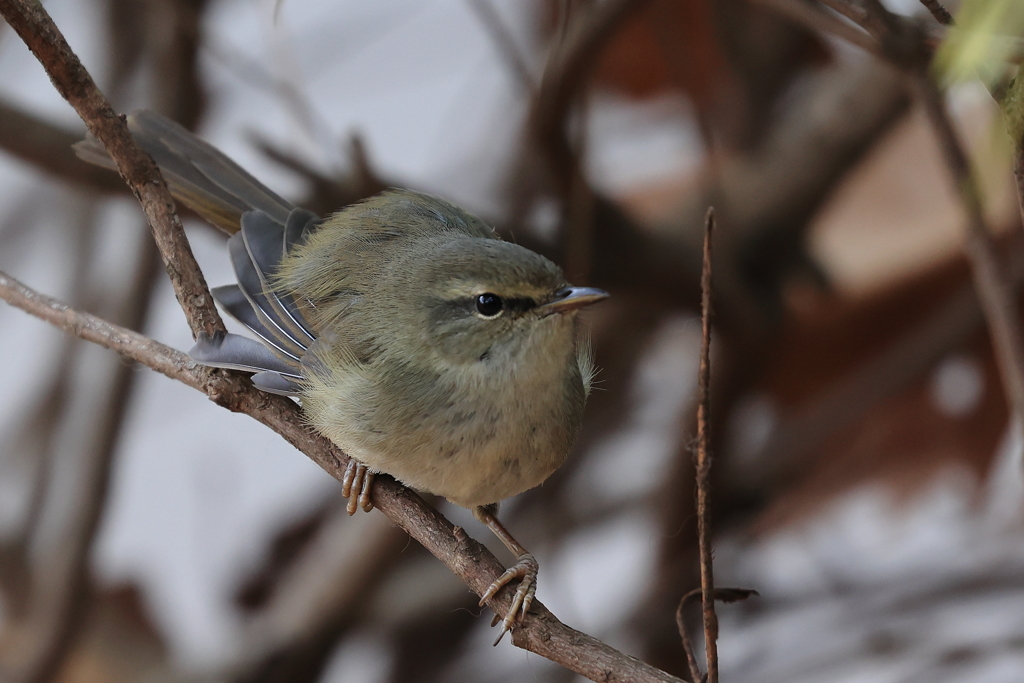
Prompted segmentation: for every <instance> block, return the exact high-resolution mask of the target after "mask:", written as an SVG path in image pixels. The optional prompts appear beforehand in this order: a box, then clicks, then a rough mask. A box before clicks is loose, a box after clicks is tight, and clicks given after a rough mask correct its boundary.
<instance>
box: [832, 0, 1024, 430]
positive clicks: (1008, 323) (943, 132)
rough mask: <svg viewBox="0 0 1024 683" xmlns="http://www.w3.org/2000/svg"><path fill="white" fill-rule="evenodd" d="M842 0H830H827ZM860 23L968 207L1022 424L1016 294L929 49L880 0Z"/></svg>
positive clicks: (1022, 353) (976, 267)
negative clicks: (920, 117)
mask: <svg viewBox="0 0 1024 683" xmlns="http://www.w3.org/2000/svg"><path fill="white" fill-rule="evenodd" d="M841 1H842V2H845V0H829V2H841ZM863 10H864V12H865V15H864V16H863V18H862V19H861V25H862V26H864V28H865V29H867V30H868V31H869V32H871V34H872V35H874V36H875V37H876V38H877V39H878V40H879V41H880V42H881V43H882V46H883V49H884V51H885V54H886V56H887V57H888V58H889V59H890V60H891V61H892V62H893V63H895V64H896V65H897V66H899V67H901V68H902V69H904V71H905V72H906V73H907V74H908V76H909V78H910V80H911V84H912V86H913V88H914V91H915V93H916V94H917V96H918V99H919V100H920V101H921V103H922V104H923V105H924V108H925V112H926V113H927V115H928V119H929V121H930V122H931V124H932V127H933V128H934V130H935V133H936V135H937V137H938V139H939V145H940V147H941V149H942V154H943V156H944V158H945V161H946V166H947V167H948V168H949V171H950V174H951V175H952V176H953V182H954V183H955V185H956V188H957V190H958V191H959V194H960V201H961V203H962V204H963V207H964V210H965V211H966V212H967V228H968V229H967V235H966V238H967V239H966V249H967V256H968V258H969V259H970V261H971V273H972V275H973V277H974V286H975V288H976V289H977V291H978V298H979V300H980V301H981V307H982V310H983V311H984V313H985V320H986V322H987V324H988V328H989V334H990V335H991V338H992V344H993V346H994V350H995V355H996V362H997V364H998V365H999V372H1000V377H1001V379H1002V383H1003V390H1004V391H1005V392H1006V396H1007V401H1008V402H1009V404H1010V406H1011V408H1012V414H1013V415H1014V416H1015V418H1016V419H1017V420H1018V421H1019V422H1020V423H1021V424H1024V333H1022V330H1021V325H1020V318H1019V317H1018V315H1017V309H1016V301H1015V299H1016V297H1015V295H1014V291H1013V288H1012V287H1011V286H1010V284H1009V281H1008V279H1007V276H1006V273H1004V272H1003V270H1002V267H1001V264H1000V263H999V259H998V257H997V254H998V250H997V248H996V245H995V242H994V241H993V238H992V233H991V231H990V230H989V228H988V225H987V222H986V219H985V214H984V211H983V208H982V203H981V194H980V192H979V190H978V186H977V182H976V181H975V178H974V175H973V174H972V173H971V167H970V162H969V161H968V159H967V154H966V153H965V152H964V150H963V147H962V146H961V145H960V141H959V140H958V139H957V135H956V131H955V129H954V128H953V123H952V120H951V119H950V117H949V112H948V111H947V110H946V103H945V101H944V99H943V96H942V93H941V92H940V90H939V88H938V86H937V85H936V84H935V81H934V80H933V79H932V78H931V76H930V75H929V73H928V66H929V62H930V57H931V55H930V50H929V49H928V47H927V45H926V43H925V40H924V37H923V34H922V33H921V31H920V28H919V27H918V26H917V25H916V24H913V23H911V22H907V21H906V20H903V19H902V18H901V17H897V16H896V15H893V14H892V13H891V12H889V10H887V9H886V8H885V7H884V6H883V5H882V4H881V2H880V1H879V0H864V7H863Z"/></svg>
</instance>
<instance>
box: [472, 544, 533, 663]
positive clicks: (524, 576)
mask: <svg viewBox="0 0 1024 683" xmlns="http://www.w3.org/2000/svg"><path fill="white" fill-rule="evenodd" d="M539 568H540V567H539V565H538V564H537V558H535V557H534V556H533V555H531V554H530V553H523V554H522V555H520V556H519V561H518V562H516V563H515V564H514V565H513V566H511V567H509V568H508V569H506V570H505V573H504V574H502V575H501V576H499V577H498V579H497V580H496V581H495V582H494V583H492V584H491V585H490V587H489V588H488V589H487V592H486V593H484V594H483V596H482V597H481V598H480V606H481V607H483V606H484V605H485V604H487V602H488V601H489V600H490V599H491V598H493V597H494V596H495V594H497V592H498V591H500V590H501V589H502V588H503V587H504V586H505V584H507V583H510V582H511V581H512V580H514V579H520V581H519V587H518V588H516V594H515V596H513V598H512V606H511V607H509V609H508V612H506V613H505V617H504V618H502V617H501V616H500V615H498V614H495V615H494V619H493V620H492V621H491V626H494V625H495V624H497V623H498V621H499V620H500V621H501V631H499V632H498V637H497V639H496V640H495V641H494V644H495V645H497V644H498V643H500V642H501V639H502V638H503V637H504V636H505V634H506V633H508V632H509V631H510V630H511V629H512V627H513V626H515V625H516V624H518V623H522V621H523V619H525V618H526V612H527V611H528V610H529V609H530V605H531V604H533V596H534V595H535V594H536V593H537V571H538V570H539Z"/></svg>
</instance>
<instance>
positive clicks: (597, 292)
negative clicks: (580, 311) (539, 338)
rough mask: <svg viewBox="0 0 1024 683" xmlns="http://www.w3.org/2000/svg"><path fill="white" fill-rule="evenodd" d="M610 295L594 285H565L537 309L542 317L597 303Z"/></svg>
mask: <svg viewBox="0 0 1024 683" xmlns="http://www.w3.org/2000/svg"><path fill="white" fill-rule="evenodd" d="M609 296H611V295H610V294H608V292H606V291H604V290H603V289H596V288H594V287H563V288H562V289H560V290H558V291H557V292H555V299H554V300H553V301H549V302H548V303H546V304H544V305H543V306H540V307H539V308H538V309H537V310H538V311H540V314H541V317H546V316H549V315H551V314H552V313H565V312H566V311H574V310H576V309H577V308H583V307H584V306H589V305H590V304H596V303H597V302H598V301H604V300H605V299H607V298H608V297H609Z"/></svg>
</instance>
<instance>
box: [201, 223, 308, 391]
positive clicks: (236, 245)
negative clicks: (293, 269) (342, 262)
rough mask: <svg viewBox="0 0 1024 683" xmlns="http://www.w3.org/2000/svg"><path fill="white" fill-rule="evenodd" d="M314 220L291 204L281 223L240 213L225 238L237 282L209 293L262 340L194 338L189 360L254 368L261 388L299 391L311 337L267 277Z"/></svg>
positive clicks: (298, 314)
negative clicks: (234, 231) (235, 231)
mask: <svg viewBox="0 0 1024 683" xmlns="http://www.w3.org/2000/svg"><path fill="white" fill-rule="evenodd" d="M318 220H319V219H318V218H317V216H316V215H315V214H313V213H311V212H309V211H306V210H304V209H293V210H292V211H291V212H290V214H289V215H288V217H287V218H286V219H285V221H283V222H278V221H276V220H274V219H273V218H272V217H270V216H269V215H267V214H265V213H263V212H262V211H249V212H246V213H244V214H243V215H242V218H241V226H242V229H241V231H240V232H239V233H238V234H236V235H233V236H232V237H231V238H230V239H229V240H228V252H229V254H230V256H231V264H232V266H233V267H234V269H235V278H236V279H237V280H238V284H235V285H226V286H224V287H217V288H215V289H214V290H213V292H212V293H213V296H214V298H215V299H216V300H217V303H219V304H220V305H221V307H222V308H224V310H226V311H227V312H228V313H229V314H231V316H232V317H233V318H235V319H236V320H238V322H240V323H242V324H243V325H245V326H246V327H247V328H249V330H250V331H251V332H252V333H253V334H255V335H256V336H257V337H258V338H259V339H260V340H261V341H262V342H263V343H262V344H260V343H258V342H254V341H252V340H250V339H248V338H245V337H239V336H238V335H232V334H229V335H227V336H225V337H223V338H220V339H200V340H199V342H198V343H197V344H196V346H195V347H194V348H193V349H192V351H190V352H189V355H191V356H192V358H193V359H194V360H196V361H197V362H200V363H203V364H206V365H213V366H216V367H225V368H232V369H237V370H248V371H258V374H257V375H254V376H253V382H254V383H255V384H256V386H257V387H259V388H260V389H263V390H264V391H269V392H271V393H275V394H284V395H288V396H293V395H296V394H297V393H298V392H299V390H300V384H299V383H298V381H300V380H301V379H302V361H303V358H304V357H305V356H306V352H307V350H308V349H309V348H310V346H312V345H313V344H314V343H315V342H316V339H317V336H316V333H315V331H314V330H313V328H312V327H311V326H310V325H309V323H307V322H306V320H305V318H304V317H303V315H302V313H301V312H300V311H299V308H298V306H297V305H296V303H295V300H294V299H293V298H292V297H291V295H289V294H286V293H282V292H278V291H275V289H274V287H273V283H272V281H271V280H272V278H273V275H274V273H275V272H276V270H277V268H278V266H279V265H280V264H281V259H282V258H284V255H285V254H286V253H287V251H288V249H290V248H291V246H292V245H294V244H298V243H301V242H302V241H303V240H304V239H305V235H306V234H307V233H308V231H309V230H312V229H314V228H315V226H316V225H317V223H318ZM295 226H299V227H298V228H296V227H295ZM289 228H291V234H289ZM243 342H247V343H243Z"/></svg>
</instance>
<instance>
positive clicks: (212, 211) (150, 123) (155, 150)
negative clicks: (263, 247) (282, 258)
mask: <svg viewBox="0 0 1024 683" xmlns="http://www.w3.org/2000/svg"><path fill="white" fill-rule="evenodd" d="M128 130H130V131H131V133H132V137H134V138H135V141H136V142H137V143H138V145H139V146H140V147H142V149H143V150H145V151H146V152H147V153H148V154H149V155H150V156H151V157H153V161H155V162H156V165H157V166H159V167H160V171H161V172H162V173H163V175H164V178H165V179H166V180H167V185H168V187H169V188H170V190H171V194H172V195H173V196H174V198H175V199H177V200H178V201H180V202H181V203H182V204H185V205H186V206H188V207H189V208H191V209H192V210H193V211H195V212H196V213H198V214H199V215H200V216H202V217H203V218H204V219H206V220H207V221H209V222H210V223H212V224H213V225H215V226H217V227H218V228H220V229H221V230H223V231H225V232H227V233H228V234H234V233H236V232H238V230H239V222H240V220H241V217H242V214H243V213H245V212H246V211H253V210H257V211H263V212H264V213H266V214H267V215H268V216H270V217H271V218H272V219H274V220H275V221H278V222H280V223H282V224H284V223H285V221H287V220H288V214H289V213H291V211H292V209H294V208H295V207H294V206H293V205H292V204H291V203H290V202H288V201H286V200H284V199H282V198H281V197H279V196H278V195H277V194H275V193H274V192H273V191H271V190H270V189H269V188H268V187H267V186H266V185H264V184H263V183H261V182H260V181H258V180H256V178H254V177H253V176H252V175H251V174H249V173H248V172H247V171H246V170H245V169H243V168H242V167H241V166H239V165H238V164H236V163H235V162H234V161H232V160H231V159H229V158H228V157H227V156H225V155H224V154H223V153H222V152H220V151H219V150H218V149H216V148H215V147H213V145H210V144H209V143H207V142H205V141H204V140H202V139H200V138H199V137H197V136H196V135H194V134H193V133H191V132H189V131H188V130H187V129H185V128H184V127H183V126H180V125H179V124H177V123H175V122H174V121H171V120H170V119H169V118H167V117H166V116H163V115H161V114H157V113H156V112H152V111H146V110H142V111H137V112H135V113H133V114H131V115H130V116H129V117H128ZM74 148H75V153H76V154H77V155H78V156H79V158H81V159H82V160H84V161H87V162H89V163H92V164H96V165H98V166H103V167H105V168H110V169H114V168H115V167H114V162H113V161H111V159H110V157H109V156H108V155H107V151H106V149H104V147H103V144H102V143H100V141H99V140H97V139H96V138H95V137H93V136H92V135H91V134H89V135H87V136H86V139H85V140H82V141H81V142H79V143H77V144H75V145H74Z"/></svg>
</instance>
